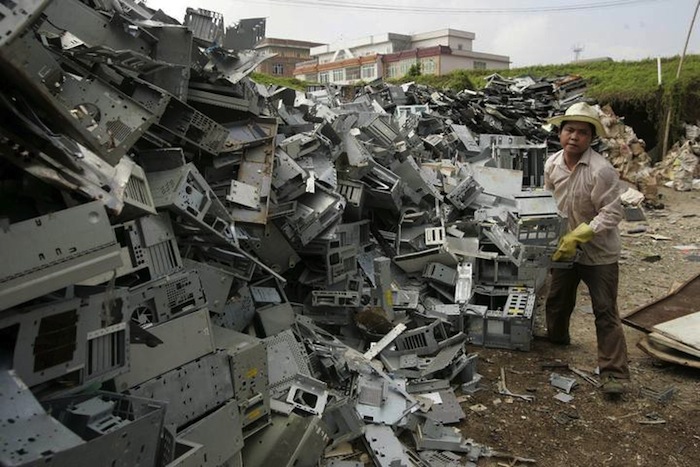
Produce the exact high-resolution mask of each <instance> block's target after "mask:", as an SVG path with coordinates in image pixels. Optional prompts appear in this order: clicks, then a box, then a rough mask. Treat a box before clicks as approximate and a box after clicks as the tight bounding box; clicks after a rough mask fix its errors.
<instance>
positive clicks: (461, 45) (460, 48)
mask: <svg viewBox="0 0 700 467" xmlns="http://www.w3.org/2000/svg"><path fill="white" fill-rule="evenodd" d="M462 47H464V45H463V44H462V43H461V42H460V43H459V44H457V50H462Z"/></svg>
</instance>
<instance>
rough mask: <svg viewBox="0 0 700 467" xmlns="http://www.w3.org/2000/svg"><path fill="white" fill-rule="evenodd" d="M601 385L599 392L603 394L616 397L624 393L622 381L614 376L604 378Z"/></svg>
mask: <svg viewBox="0 0 700 467" xmlns="http://www.w3.org/2000/svg"><path fill="white" fill-rule="evenodd" d="M602 383H603V384H602V386H601V390H602V391H603V394H607V395H610V396H616V395H619V394H622V393H623V392H625V386H624V385H623V384H622V381H621V380H619V379H617V378H615V377H614V376H609V375H608V376H604V377H603V378H602Z"/></svg>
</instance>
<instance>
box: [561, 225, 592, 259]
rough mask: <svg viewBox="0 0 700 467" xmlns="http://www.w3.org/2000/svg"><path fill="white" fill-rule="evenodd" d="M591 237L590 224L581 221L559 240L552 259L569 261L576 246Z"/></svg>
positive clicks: (574, 254) (572, 257) (574, 252)
mask: <svg viewBox="0 0 700 467" xmlns="http://www.w3.org/2000/svg"><path fill="white" fill-rule="evenodd" d="M592 238H593V229H591V226H590V225H588V224H586V223H585V222H582V223H581V224H579V226H578V227H576V228H575V229H574V230H572V231H571V232H569V233H568V234H566V235H564V236H563V237H562V238H561V240H559V248H557V251H555V252H554V254H553V255H552V261H569V260H572V259H574V256H576V247H577V246H579V245H580V244H581V243H587V242H589V241H590V240H591V239H592Z"/></svg>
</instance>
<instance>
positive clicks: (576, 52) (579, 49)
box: [572, 44, 583, 62]
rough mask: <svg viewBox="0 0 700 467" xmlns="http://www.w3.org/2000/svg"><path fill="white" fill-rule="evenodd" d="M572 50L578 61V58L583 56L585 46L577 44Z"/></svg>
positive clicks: (575, 59)
mask: <svg viewBox="0 0 700 467" xmlns="http://www.w3.org/2000/svg"><path fill="white" fill-rule="evenodd" d="M572 50H573V51H574V61H575V62H578V59H579V58H580V57H581V52H583V46H582V45H580V44H575V45H574V47H573V49H572Z"/></svg>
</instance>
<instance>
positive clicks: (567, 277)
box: [546, 263, 629, 379]
mask: <svg viewBox="0 0 700 467" xmlns="http://www.w3.org/2000/svg"><path fill="white" fill-rule="evenodd" d="M618 277H619V266H618V264H617V263H613V264H604V265H596V266H585V265H583V264H576V263H575V264H574V267H573V268H572V269H552V277H551V279H552V280H551V285H550V288H549V296H548V297H547V304H546V315H547V334H548V336H549V339H550V340H551V341H552V342H556V343H560V344H568V343H569V342H570V337H569V321H570V318H571V313H572V312H573V311H574V307H575V306H576V290H577V289H578V285H579V283H580V282H581V281H583V282H584V283H585V284H586V285H587V286H588V291H589V292H590V295H591V302H592V304H593V315H594V316H595V329H596V337H597V338H598V368H599V369H600V374H601V376H602V375H611V376H615V377H617V378H622V379H628V378H629V367H628V364H627V344H626V343H625V335H624V333H623V331H622V322H621V321H620V315H619V313H618V311H617V286H618Z"/></svg>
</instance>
